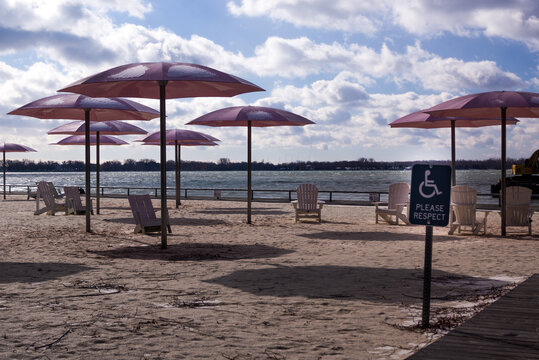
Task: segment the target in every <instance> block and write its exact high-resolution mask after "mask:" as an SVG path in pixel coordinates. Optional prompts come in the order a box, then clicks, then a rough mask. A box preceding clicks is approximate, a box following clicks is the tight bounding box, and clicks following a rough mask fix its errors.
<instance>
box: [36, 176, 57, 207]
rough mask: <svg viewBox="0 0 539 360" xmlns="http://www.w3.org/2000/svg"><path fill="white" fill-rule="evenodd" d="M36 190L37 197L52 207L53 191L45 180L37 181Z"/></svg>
mask: <svg viewBox="0 0 539 360" xmlns="http://www.w3.org/2000/svg"><path fill="white" fill-rule="evenodd" d="M37 191H38V193H39V197H41V198H42V199H43V202H44V203H45V205H46V206H47V207H52V206H54V205H55V203H54V193H53V192H52V189H51V187H50V185H49V184H48V183H47V182H46V181H40V182H38V183H37Z"/></svg>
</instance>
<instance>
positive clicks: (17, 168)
mask: <svg viewBox="0 0 539 360" xmlns="http://www.w3.org/2000/svg"><path fill="white" fill-rule="evenodd" d="M524 161H525V159H507V169H511V166H512V165H513V164H523V163H524ZM6 163H7V166H6V170H7V171H9V172H78V171H85V164H84V162H83V161H63V162H56V161H38V162H34V161H29V160H8V161H6ZM414 164H433V165H450V164H451V161H449V160H414V161H374V160H373V159H365V158H361V159H359V160H357V161H296V162H290V163H281V164H272V163H266V162H258V161H254V162H253V163H252V169H253V170H254V171H308V170H319V171H361V170H368V171H372V170H410V169H411V167H412V166H413V165H414ZM455 165H456V169H457V170H498V169H500V167H501V161H500V159H487V160H457V161H456V164H455ZM95 168H96V165H95V164H91V165H90V169H91V170H92V171H95ZM181 168H182V171H246V170H247V163H246V162H231V161H230V160H228V159H220V160H219V161H218V162H202V161H182V162H181ZM174 169H175V163H174V161H173V160H168V161H167V171H174ZM100 171H103V172H113V171H116V172H120V171H160V165H159V163H158V162H156V161H155V160H149V159H144V160H132V159H127V160H125V161H123V162H120V161H105V162H103V163H102V164H100Z"/></svg>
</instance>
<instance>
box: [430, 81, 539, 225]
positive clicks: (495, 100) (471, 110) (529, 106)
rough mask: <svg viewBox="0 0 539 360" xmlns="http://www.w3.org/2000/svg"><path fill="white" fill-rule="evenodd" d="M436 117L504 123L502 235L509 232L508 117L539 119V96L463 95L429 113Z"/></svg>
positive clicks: (511, 92) (520, 94)
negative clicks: (507, 188)
mask: <svg viewBox="0 0 539 360" xmlns="http://www.w3.org/2000/svg"><path fill="white" fill-rule="evenodd" d="M425 112H426V113H428V114H431V115H434V116H459V117H463V116H466V117H473V118H496V117H500V118H501V120H502V122H501V125H502V126H501V128H502V131H501V160H502V170H501V188H500V197H501V215H502V221H501V233H502V236H505V233H506V231H505V230H506V229H505V228H506V213H505V212H506V199H505V198H506V196H505V177H506V129H505V125H506V122H507V117H508V116H509V117H523V118H539V94H538V93H531V92H519V91H490V92H483V93H477V94H470V95H465V96H460V97H457V98H454V99H451V100H448V101H445V102H443V103H440V104H438V105H436V106H433V107H431V108H430V109H427V110H425Z"/></svg>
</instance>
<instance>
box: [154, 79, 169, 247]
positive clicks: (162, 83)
mask: <svg viewBox="0 0 539 360" xmlns="http://www.w3.org/2000/svg"><path fill="white" fill-rule="evenodd" d="M157 83H158V84H159V110H160V113H161V116H160V118H159V131H160V134H159V135H160V140H161V141H160V143H159V146H160V150H161V151H160V161H161V249H166V248H167V220H168V219H167V218H168V213H167V148H166V147H167V144H166V131H167V129H166V115H165V114H166V106H165V105H166V87H167V81H166V80H159V81H158V82H157Z"/></svg>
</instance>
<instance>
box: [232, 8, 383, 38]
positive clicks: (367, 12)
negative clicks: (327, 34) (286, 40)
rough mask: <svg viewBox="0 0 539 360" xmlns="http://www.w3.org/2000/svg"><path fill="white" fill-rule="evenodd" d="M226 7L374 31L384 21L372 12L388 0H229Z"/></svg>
mask: <svg viewBox="0 0 539 360" xmlns="http://www.w3.org/2000/svg"><path fill="white" fill-rule="evenodd" d="M227 8H228V10H229V12H230V13H231V14H233V15H235V16H241V15H246V16H268V17H270V18H271V19H273V20H277V21H285V22H288V23H292V24H294V25H296V26H298V27H302V26H305V27H314V28H318V29H331V30H339V31H345V32H353V33H364V34H373V33H374V32H376V30H377V28H378V27H380V26H381V25H380V19H379V18H375V17H373V16H372V15H373V14H376V13H380V12H382V11H384V10H385V1H377V2H371V1H350V0H333V1H325V0H308V1H289V0H275V1H267V0H242V1H241V2H240V3H239V4H238V3H237V2H236V1H229V2H228V3H227Z"/></svg>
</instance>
